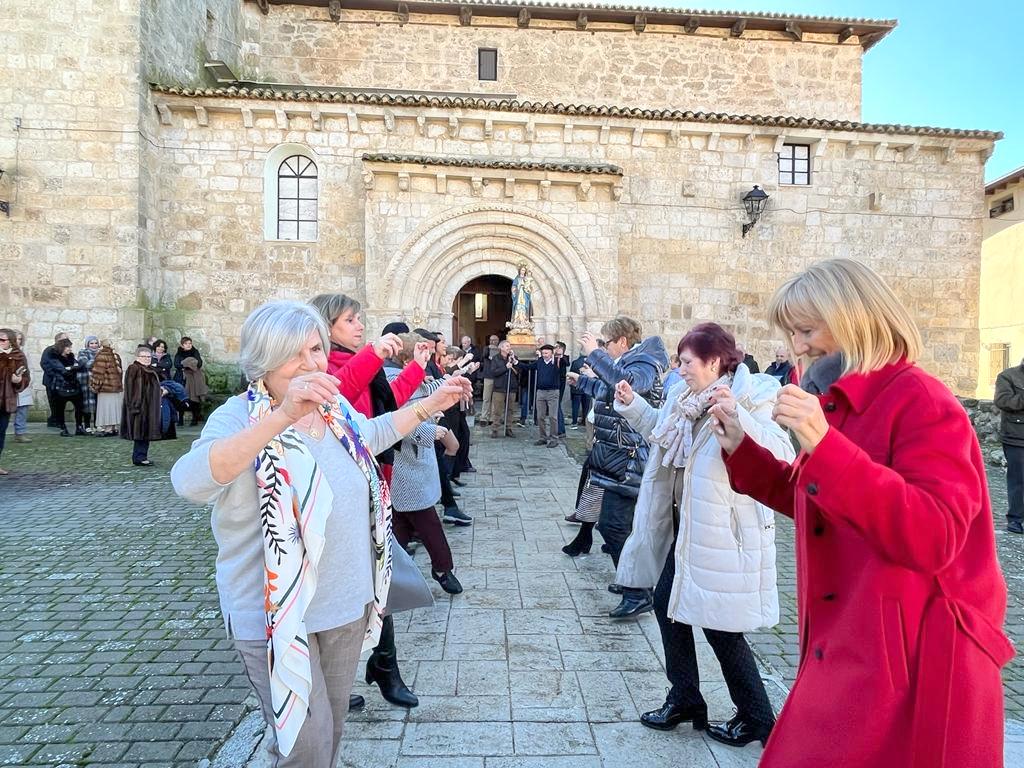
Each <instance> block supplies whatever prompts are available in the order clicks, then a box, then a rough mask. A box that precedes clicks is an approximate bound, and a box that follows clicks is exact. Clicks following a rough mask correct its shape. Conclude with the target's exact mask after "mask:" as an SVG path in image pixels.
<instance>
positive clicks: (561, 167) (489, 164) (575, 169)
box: [363, 152, 622, 176]
mask: <svg viewBox="0 0 1024 768" xmlns="http://www.w3.org/2000/svg"><path fill="white" fill-rule="evenodd" d="M363 160H364V161H365V162H370V163H405V164H410V165H436V166H444V167H449V168H493V169H499V170H516V171H558V172H563V173H586V174H601V175H612V176H621V175H622V169H621V168H619V167H618V166H617V165H611V164H608V163H583V162H574V161H571V160H566V161H538V160H503V159H501V158H464V157H434V156H429V155H404V154H397V153H381V152H368V153H366V154H364V155H363Z"/></svg>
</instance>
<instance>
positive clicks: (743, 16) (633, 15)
mask: <svg viewBox="0 0 1024 768" xmlns="http://www.w3.org/2000/svg"><path fill="white" fill-rule="evenodd" d="M250 1H252V0H250ZM257 2H258V5H259V7H260V10H261V11H263V13H264V14H266V13H269V11H270V6H271V5H306V6H319V7H326V8H328V9H329V11H330V18H331V19H332V20H333V21H335V22H340V21H342V20H343V19H344V16H343V14H344V11H347V10H349V11H352V10H354V11H385V12H390V13H394V14H396V17H398V18H400V19H401V20H402V23H407V22H408V19H409V14H410V13H418V14H435V15H436V14H445V15H451V16H458V17H459V23H460V24H463V25H464V26H468V25H472V23H473V21H474V19H475V18H495V17H511V18H515V19H516V23H517V25H518V26H519V27H520V28H527V27H529V26H530V23H531V22H532V21H533V20H548V21H552V20H554V21H567V22H572V24H573V26H574V27H575V28H576V29H579V30H583V29H587V27H588V25H589V24H595V23H619V24H627V25H630V26H632V27H633V29H634V30H635V31H636V32H637V33H642V32H643V31H644V30H645V29H648V27H650V26H655V25H659V26H671V27H677V28H678V31H679V32H685V33H686V34H691V35H692V34H694V33H695V32H697V31H698V30H699V29H706V28H712V29H716V30H727V31H728V34H729V35H730V36H732V37H742V36H743V34H744V32H746V31H759V32H776V33H780V35H782V36H784V37H785V38H787V39H791V40H797V41H799V40H802V39H803V34H804V33H805V32H806V33H809V34H812V35H830V36H835V42H837V43H839V44H843V43H845V42H846V41H847V40H849V39H851V38H854V37H855V38H856V39H857V42H858V43H859V44H860V45H861V47H862V48H864V50H867V49H868V48H870V47H871V46H872V45H874V44H875V43H877V42H878V41H879V40H881V39H882V38H883V37H885V36H886V35H887V34H889V33H890V32H891V31H892V30H893V29H894V28H895V27H896V25H897V23H898V22H897V21H896V20H895V19H862V18H843V17H836V16H801V15H794V14H782V13H757V12H750V11H705V10H695V9H688V8H672V7H669V6H649V5H618V4H604V3H593V2H555V1H554V0H532V1H531V0H459V1H448V2H445V0H402V2H400V3H397V4H396V3H395V2H394V0H345V2H344V3H337V4H334V3H332V2H331V0H257Z"/></svg>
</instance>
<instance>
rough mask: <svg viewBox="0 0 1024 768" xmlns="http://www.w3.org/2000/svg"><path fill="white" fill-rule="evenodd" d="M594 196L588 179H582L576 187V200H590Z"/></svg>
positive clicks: (592, 187) (592, 186)
mask: <svg viewBox="0 0 1024 768" xmlns="http://www.w3.org/2000/svg"><path fill="white" fill-rule="evenodd" d="M593 196H594V185H593V184H591V183H590V179H584V180H583V181H581V182H580V184H579V186H578V187H576V199H577V200H579V201H581V202H582V201H586V200H592V199H593Z"/></svg>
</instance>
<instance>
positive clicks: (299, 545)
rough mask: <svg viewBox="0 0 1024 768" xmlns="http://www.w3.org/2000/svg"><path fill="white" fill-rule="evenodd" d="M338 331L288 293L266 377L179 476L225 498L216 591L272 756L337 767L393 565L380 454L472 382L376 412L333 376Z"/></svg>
mask: <svg viewBox="0 0 1024 768" xmlns="http://www.w3.org/2000/svg"><path fill="white" fill-rule="evenodd" d="M327 345H328V333H327V328H326V326H325V324H324V322H323V320H322V319H321V317H320V315H319V314H318V313H317V311H316V310H315V309H313V308H312V307H310V306H308V305H306V304H301V303H298V302H292V301H278V302H271V303H269V304H265V305H263V306H262V307H260V308H258V309H256V310H255V311H254V312H253V313H252V314H251V315H250V316H249V317H248V319H247V320H246V321H245V324H244V325H243V326H242V332H241V355H240V356H241V362H242V368H243V370H244V371H245V373H246V375H247V377H248V379H249V380H250V381H252V382H253V383H252V384H251V385H250V387H249V389H248V390H247V391H246V392H244V393H243V394H241V395H239V396H237V397H233V398H231V399H229V400H228V401H227V402H226V403H225V404H224V405H222V406H221V407H220V408H218V409H217V410H216V411H214V412H213V413H212V414H211V416H210V418H209V420H208V421H207V423H206V426H205V427H204V428H203V432H202V435H201V436H200V437H199V439H198V440H197V441H196V442H195V443H193V445H192V448H191V450H190V451H189V453H187V454H186V455H185V456H183V457H182V458H181V459H179V460H178V462H177V463H176V464H175V465H174V468H173V469H172V470H171V481H172V483H173V484H174V489H175V491H177V493H178V494H179V495H181V496H183V497H185V498H186V499H189V500H190V501H193V502H195V503H198V504H212V505H213V513H212V517H211V524H212V527H213V535H214V538H215V539H216V541H217V548H218V553H217V568H216V577H217V591H218V593H219V595H220V602H221V609H222V611H223V614H224V621H225V625H226V628H227V632H228V635H229V637H231V638H232V639H233V640H234V644H235V648H236V649H237V650H238V652H239V655H240V656H241V658H242V662H243V664H244V665H245V669H246V673H247V675H248V677H249V680H250V682H251V683H252V685H253V688H254V689H255V692H256V694H257V696H258V698H259V700H260V705H261V707H262V710H263V714H264V718H265V719H266V721H267V723H268V724H270V725H272V726H273V732H274V736H275V740H274V746H273V748H272V754H273V756H274V761H273V764H274V765H275V766H315V767H317V768H320V767H322V768H328V766H333V765H334V764H335V763H336V762H337V758H338V754H339V752H340V750H339V744H340V741H341V735H342V730H343V727H344V722H345V716H346V714H347V712H348V701H349V692H350V690H351V688H352V683H353V681H354V679H355V673H356V666H357V663H358V661H359V654H360V650H361V649H362V648H363V647H367V648H369V647H372V646H373V645H375V644H376V642H377V635H378V634H379V632H380V625H381V617H382V615H383V612H384V610H385V608H386V605H387V597H388V590H389V587H390V574H391V545H390V541H391V500H390V494H389V490H388V487H387V484H386V483H385V482H384V481H383V478H382V476H381V474H380V469H379V467H378V466H377V463H376V461H375V460H374V458H373V456H374V454H376V453H378V452H380V451H381V450H383V449H384V448H385V447H387V446H389V445H391V444H393V443H394V442H396V441H398V440H400V439H401V438H402V437H403V436H404V435H407V434H409V433H410V432H412V431H413V430H414V429H416V428H417V427H418V426H419V425H420V424H421V423H423V422H424V421H427V420H428V419H429V418H430V414H431V413H432V412H433V411H435V410H442V409H444V408H448V407H450V406H451V405H452V403H455V402H458V400H459V399H460V398H461V397H462V396H463V394H464V393H465V392H468V391H470V389H469V382H468V381H466V380H464V379H463V380H452V381H450V382H448V383H446V384H445V385H444V386H442V387H440V388H439V389H438V390H437V391H436V392H435V393H433V394H432V395H431V396H430V397H429V398H427V399H426V400H424V401H423V402H422V403H420V404H417V405H414V406H412V407H409V408H403V409H401V410H399V411H395V412H394V413H389V414H387V415H385V416H381V417H379V418H376V419H366V418H365V417H363V416H362V415H360V414H359V413H358V412H357V411H356V410H355V409H354V408H352V407H351V405H349V403H348V402H347V401H346V400H345V398H344V397H342V396H340V395H339V394H338V380H337V379H335V378H334V377H333V376H329V375H328V374H327V373H326V370H327V352H326V350H327Z"/></svg>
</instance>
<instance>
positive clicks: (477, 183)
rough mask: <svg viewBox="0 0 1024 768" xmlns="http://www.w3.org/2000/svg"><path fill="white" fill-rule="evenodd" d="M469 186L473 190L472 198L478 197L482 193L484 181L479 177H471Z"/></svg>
mask: <svg viewBox="0 0 1024 768" xmlns="http://www.w3.org/2000/svg"><path fill="white" fill-rule="evenodd" d="M469 186H470V187H471V188H472V189H473V197H480V196H481V195H482V194H483V193H484V180H483V178H482V177H480V176H473V177H472V178H471V179H470V180H469Z"/></svg>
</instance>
